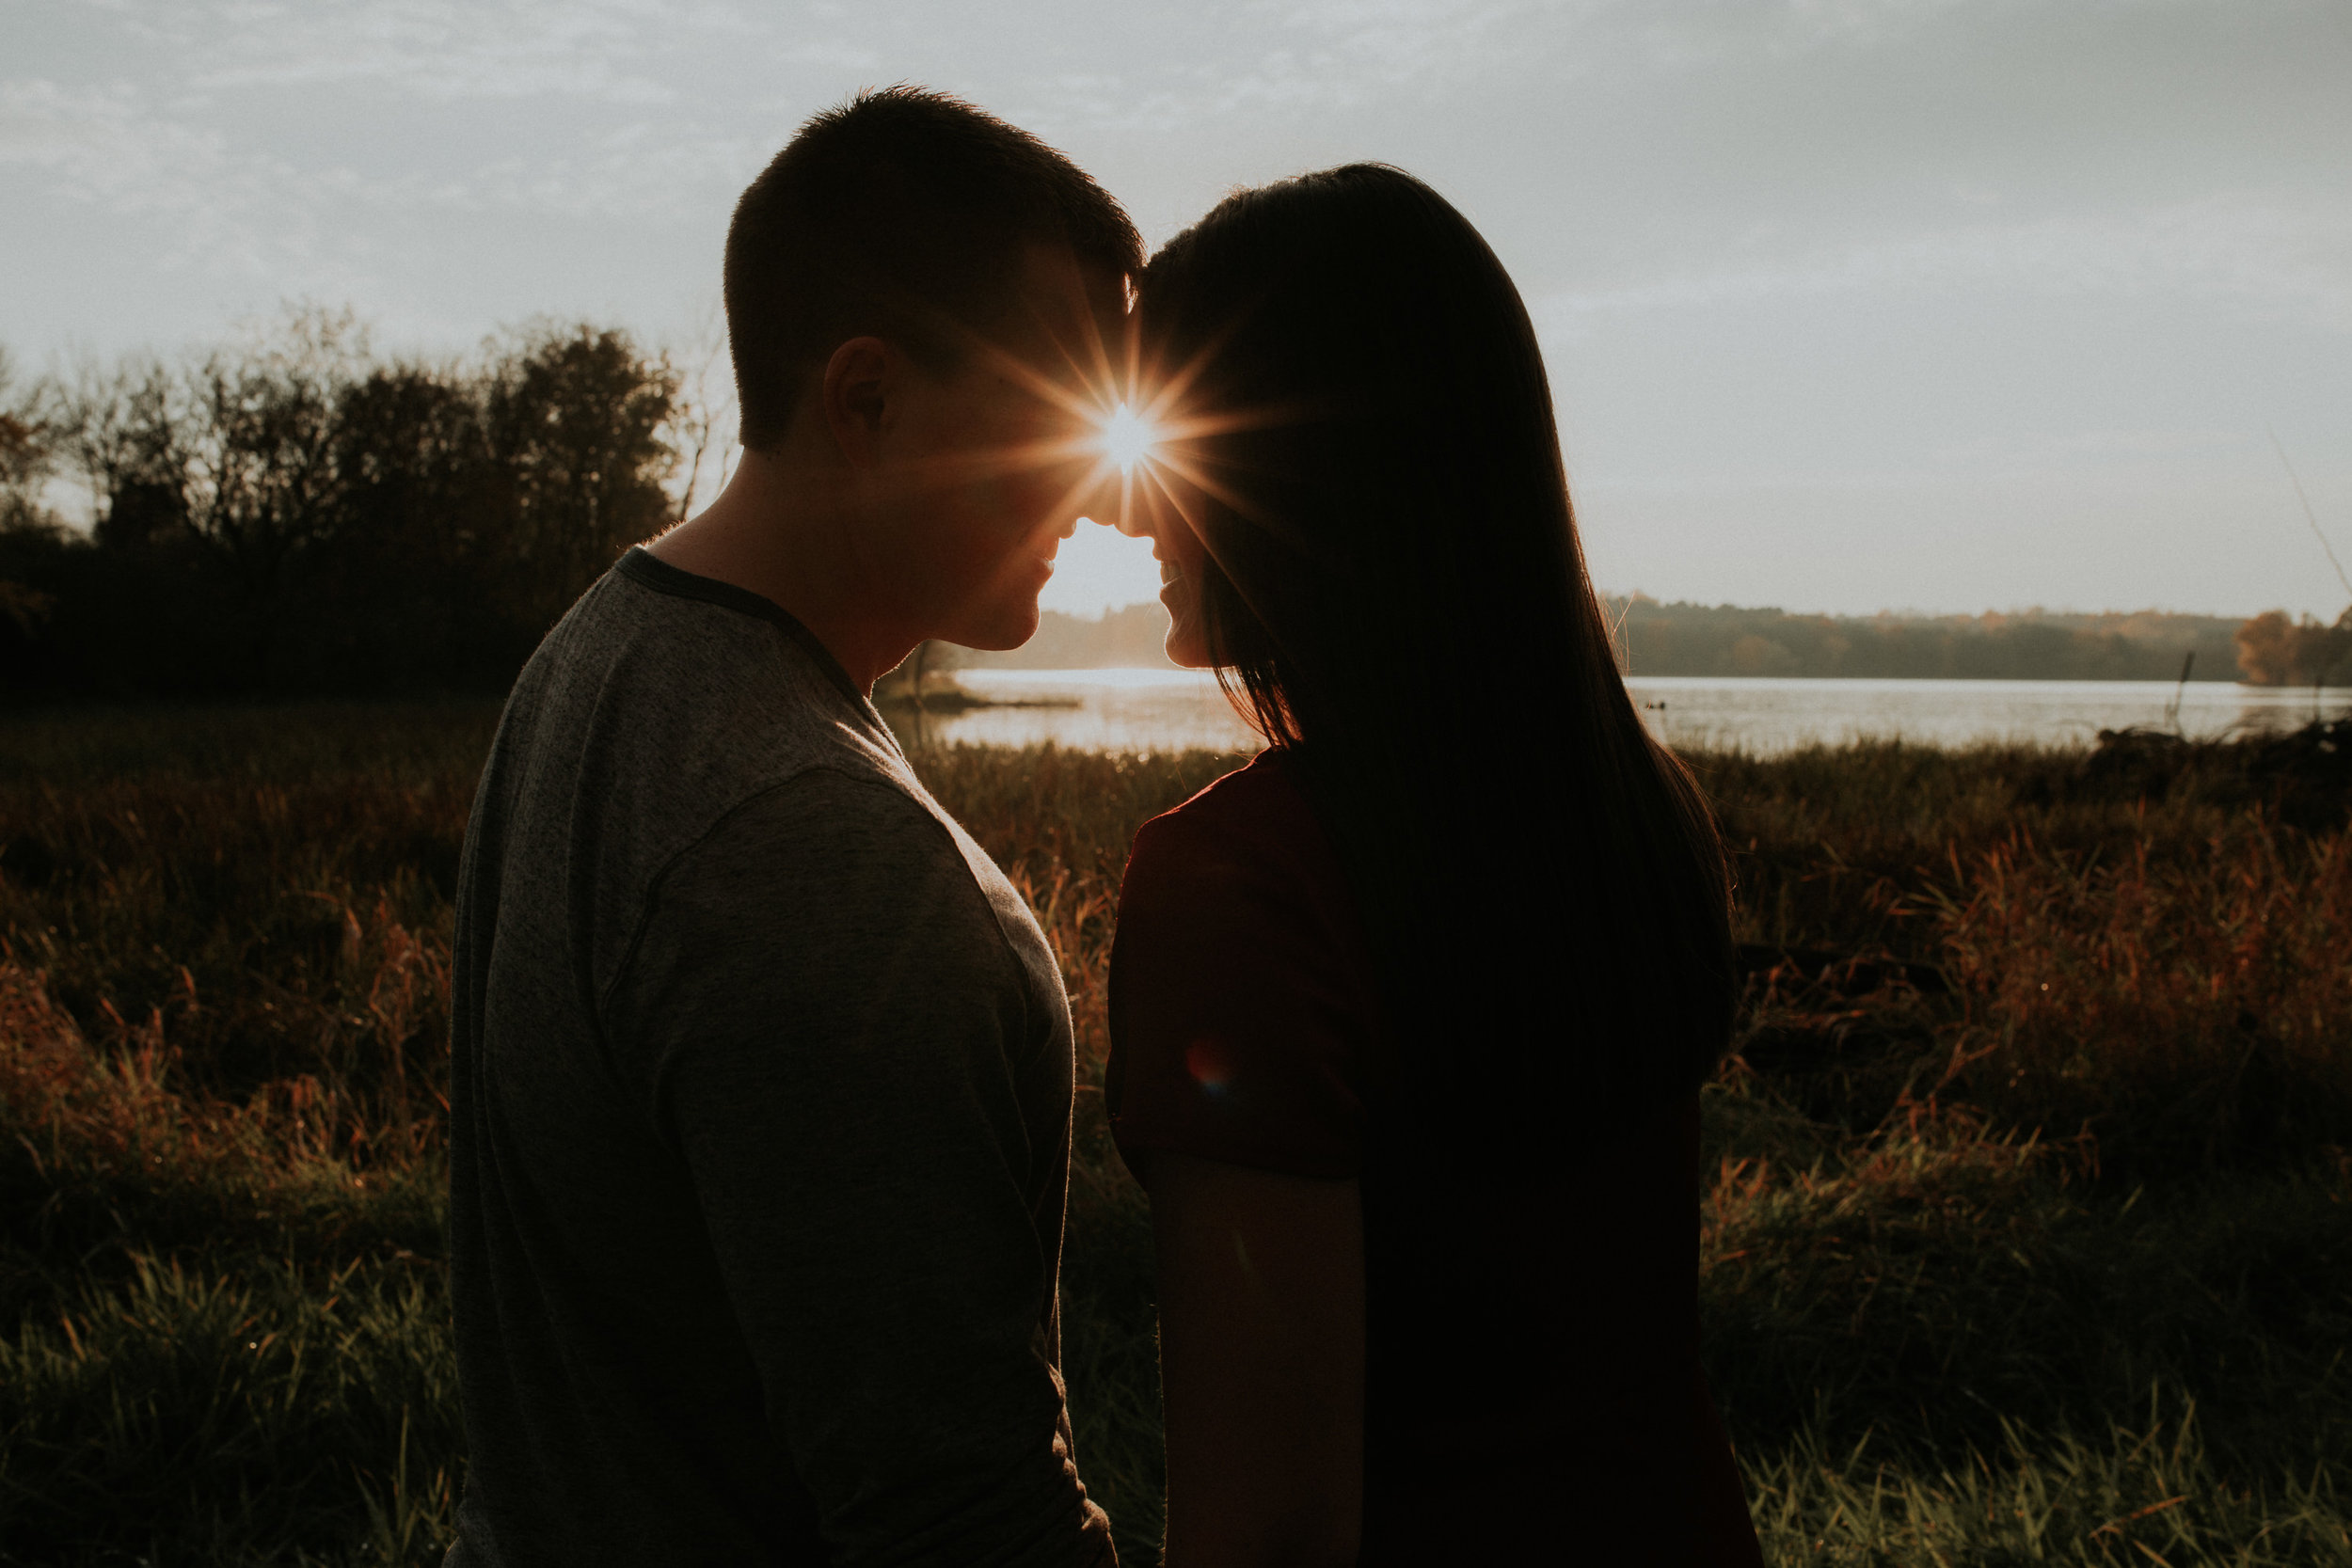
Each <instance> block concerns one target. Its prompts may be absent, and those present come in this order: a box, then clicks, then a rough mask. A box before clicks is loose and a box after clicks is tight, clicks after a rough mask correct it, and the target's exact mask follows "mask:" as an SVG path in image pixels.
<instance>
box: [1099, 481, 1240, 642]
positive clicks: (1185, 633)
mask: <svg viewBox="0 0 2352 1568" xmlns="http://www.w3.org/2000/svg"><path fill="white" fill-rule="evenodd" d="M1127 484H1129V491H1127V503H1124V508H1122V515H1124V519H1122V524H1120V531H1122V533H1136V536H1141V538H1151V541H1152V560H1155V562H1160V602H1162V604H1167V611H1169V637H1167V656H1169V660H1171V663H1179V665H1184V668H1185V670H1207V668H1212V665H1214V663H1216V660H1214V658H1212V656H1209V635H1207V630H1202V623H1200V571H1202V566H1204V564H1207V560H1209V550H1207V547H1204V546H1202V543H1200V519H1202V500H1204V496H1202V494H1200V486H1195V484H1190V482H1188V480H1185V477H1184V475H1179V472H1176V470H1174V467H1171V466H1169V463H1151V461H1146V463H1136V470H1134V477H1132V480H1129V482H1127Z"/></svg>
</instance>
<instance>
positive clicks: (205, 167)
mask: <svg viewBox="0 0 2352 1568" xmlns="http://www.w3.org/2000/svg"><path fill="white" fill-rule="evenodd" d="M0 165H17V166H30V167H33V168H37V169H40V170H42V171H44V172H45V173H47V174H48V175H49V176H50V177H51V182H52V183H53V184H54V185H55V186H56V189H58V190H59V191H60V192H62V193H64V194H66V195H68V196H70V197H72V198H74V199H77V200H82V201H88V202H94V203H97V204H99V205H101V206H103V207H105V208H106V209H108V210H109V211H112V212H116V213H121V214H128V215H133V216H139V217H147V218H153V219H161V220H165V221H164V222H163V223H162V224H161V225H160V227H161V229H162V231H163V232H164V233H165V234H166V235H167V240H166V242H165V248H164V252H163V254H162V256H161V257H160V258H159V259H160V260H162V261H164V262H165V263H166V264H167V265H174V264H185V263H187V262H189V261H204V262H207V263H209V264H212V265H214V266H216V267H223V268H226V269H228V270H232V271H243V272H248V273H257V272H258V273H266V272H271V271H275V270H277V269H278V266H279V265H280V264H281V263H282V262H283V261H287V260H302V261H310V260H313V259H314V258H315V248H316V247H315V243H314V242H315V231H314V229H313V226H312V225H311V224H310V223H309V222H308V221H307V219H306V214H304V212H303V211H302V204H301V203H299V202H294V201H290V200H289V199H287V193H288V189H289V187H290V186H293V185H295V184H298V183H301V182H303V180H304V176H303V175H302V174H301V173H300V172H299V171H297V170H296V169H295V168H294V166H292V165H291V164H288V163H287V162H286V161H285V160H283V159H280V158H276V157H272V156H268V155H265V154H252V153H247V154H242V155H240V154H235V153H232V152H231V151H230V149H229V146H228V142H227V138H225V137H224V136H223V135H221V134H220V133H219V132H217V131H213V130H208V129H205V128H203V127H200V126H195V125H189V124H186V123H183V122H182V121H178V120H173V119H162V118H159V117H157V116H155V115H153V114H151V113H150V112H149V111H148V110H147V109H146V107H145V106H144V103H143V102H142V97H141V94H140V93H139V92H138V91H137V90H136V89H135V88H134V87H128V86H124V85H116V86H113V87H102V88H85V89H79V90H77V89H73V88H69V87H60V86H58V85H57V84H56V83H54V82H49V81H44V80H33V81H13V82H0Z"/></svg>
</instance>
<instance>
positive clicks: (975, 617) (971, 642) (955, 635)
mask: <svg viewBox="0 0 2352 1568" xmlns="http://www.w3.org/2000/svg"><path fill="white" fill-rule="evenodd" d="M1037 624H1038V608H1037V601H1036V600H1035V599H1031V600H1029V601H1028V602H1027V603H1026V604H1012V605H1002V606H997V607H993V608H992V609H990V610H987V611H984V612H979V613H974V614H970V615H967V616H965V617H963V618H962V619H961V620H960V621H959V623H958V625H957V626H956V628H955V629H954V630H953V631H950V632H946V633H944V634H943V640H944V641H949V642H954V643H956V644H958V645H960V646H961V647H966V648H973V649H977V651H979V652H981V653H987V654H1001V653H1009V652H1010V651H1011V650H1013V649H1015V648H1018V647H1019V646H1021V645H1022V644H1023V643H1024V642H1026V641H1028V640H1029V639H1030V638H1032V637H1035V636H1036V635H1037Z"/></svg>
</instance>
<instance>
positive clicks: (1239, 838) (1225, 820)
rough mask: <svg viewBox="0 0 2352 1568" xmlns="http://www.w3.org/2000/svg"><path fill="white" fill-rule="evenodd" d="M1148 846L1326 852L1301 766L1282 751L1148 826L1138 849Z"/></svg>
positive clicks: (1272, 751) (1270, 751)
mask: <svg viewBox="0 0 2352 1568" xmlns="http://www.w3.org/2000/svg"><path fill="white" fill-rule="evenodd" d="M1147 841H1148V842H1150V843H1151V844H1152V846H1153V847H1167V848H1169V849H1176V848H1178V847H1186V846H1189V847H1209V846H1212V845H1216V844H1225V845H1231V846H1235V847H1239V846H1251V847H1258V848H1260V849H1263V850H1271V851H1290V852H1299V851H1306V852H1310V853H1311V852H1312V851H1315V850H1319V849H1322V848H1324V847H1325V845H1324V837H1323V828H1322V824H1321V823H1320V822H1318V821H1317V820H1316V817H1315V813H1314V807H1313V806H1312V804H1311V803H1310V802H1309V800H1308V799H1307V791H1306V787H1305V784H1304V782H1303V780H1302V779H1301V778H1300V776H1299V764H1298V761H1297V759H1296V758H1295V757H1294V756H1292V755H1291V754H1290V752H1289V751H1288V749H1287V748H1283V747H1268V748H1267V749H1266V750H1265V751H1263V752H1259V753H1258V755H1257V756H1256V757H1255V758H1254V759H1252V760H1251V761H1250V762H1249V763H1248V765H1247V766H1245V767H1241V768H1235V769H1233V771H1232V772H1231V773H1228V774H1225V775H1224V776H1223V777H1222V778H1219V779H1217V780H1216V781H1215V782H1213V783H1211V784H1209V785H1208V786H1207V787H1206V788H1204V789H1202V790H1201V791H1200V793H1199V794H1197V795H1194V796H1193V797H1192V798H1191V799H1190V800H1185V801H1184V802H1183V803H1182V804H1181V805H1177V806H1173V807H1170V808H1169V809H1168V810H1167V811H1164V812H1162V813H1161V814H1160V815H1159V816H1155V817H1152V819H1151V820H1150V821H1148V822H1146V823H1144V825H1143V827H1142V829H1141V830H1140V831H1139V832H1137V833H1136V848H1137V849H1138V850H1140V849H1143V848H1144V847H1145V846H1146V844H1147ZM1283 858H1288V856H1287V855H1285V856H1284V857H1283Z"/></svg>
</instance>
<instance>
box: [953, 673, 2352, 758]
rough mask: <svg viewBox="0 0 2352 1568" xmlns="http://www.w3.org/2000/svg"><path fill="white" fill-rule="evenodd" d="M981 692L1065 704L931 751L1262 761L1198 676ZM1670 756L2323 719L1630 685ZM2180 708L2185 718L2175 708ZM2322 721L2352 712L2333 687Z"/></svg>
mask: <svg viewBox="0 0 2352 1568" xmlns="http://www.w3.org/2000/svg"><path fill="white" fill-rule="evenodd" d="M956 679H957V680H958V681H960V682H961V683H962V684H963V686H964V687H965V688H966V689H969V690H971V691H973V692H974V693H976V694H977V695H980V696H984V697H990V698H993V699H996V700H997V701H1000V702H1007V703H1023V704H1040V705H1036V706H1017V707H1014V706H1008V707H985V708H974V709H972V710H970V711H969V712H966V713H962V714H956V715H943V714H934V715H931V716H930V717H929V718H927V719H926V721H925V731H926V738H928V739H929V740H930V741H931V742H933V743H946V744H953V743H956V742H959V741H962V742H969V743H975V744H982V745H995V746H1025V745H1030V744H1033V743H1036V742H1039V741H1046V740H1050V741H1053V742H1055V743H1057V744H1058V745H1062V746H1073V747H1080V748H1085V749H1088V750H1094V751H1131V752H1145V751H1177V750H1183V749H1184V748H1187V747H1196V746H1197V747H1205V748H1208V749H1210V750H1215V751H1233V752H1248V751H1254V750H1256V749H1257V745H1258V741H1257V737H1256V736H1254V735H1252V734H1251V733H1250V731H1249V728H1248V726H1247V725H1246V724H1244V723H1243V722H1242V721H1241V720H1240V719H1239V718H1237V717H1236V716H1235V715H1234V713H1233V711H1232V708H1231V707H1230V706H1229V705H1227V704H1226V701H1225V698H1224V695H1223V694H1222V693H1221V692H1219V691H1218V689H1217V687H1216V678H1215V677H1214V676H1213V675H1211V674H1209V673H1207V672H1205V671H1199V670H960V671H958V672H956ZM1626 685H1627V687H1628V689H1630V691H1631V692H1632V694H1633V700H1634V702H1635V704H1636V705H1639V706H1640V707H1641V709H1642V716H1643V718H1644V719H1645V720H1647V721H1648V722H1649V724H1650V727H1651V729H1652V730H1653V731H1654V732H1655V733H1656V734H1658V735H1659V736H1661V737H1662V738H1663V739H1664V740H1666V741H1667V742H1668V743H1669V744H1670V745H1675V746H1690V747H1707V748H1715V749H1723V748H1730V747H1740V748H1744V749H1745V750H1747V751H1750V752H1758V753H1771V752H1786V751H1789V750H1791V749H1793V748H1795V747H1799V746H1804V745H1808V744H1812V743H1816V742H1820V743H1826V744H1832V745H1835V744H1838V743H1840V742H1844V741H1849V740H1853V739H1858V738H1861V737H1865V736H1877V737H1885V736H1900V737H1902V738H1903V739H1905V740H1908V741H1915V742H1917V743H1919V744H1922V745H1933V746H1963V745H1967V744H1969V743H1971V742H1974V741H1981V740H2018V741H2028V742H2037V743H2040V744H2042V745H2088V744H2090V742H2091V741H2092V740H2093V739H2094V738H2096V736H2097V735H2098V732H2099V731H2101V730H2103V729H2123V728H2126V727H2129V726H2131V725H2135V724H2141V725H2151V726H2156V727H2162V728H2172V727H2175V726H2177V727H2178V728H2179V729H2180V730H2181V732H2182V733H2183V734H2185V735H2189V736H2221V735H2231V734H2240V733H2248V732H2265V731H2279V730H2287V729H2292V728H2294V727H2295V726H2296V725H2298V724H2301V723H2303V722H2305V721H2308V720H2309V719H2311V717H2312V714H2313V711H2314V704H2313V700H2312V692H2311V690H2310V689H2309V688H2298V689H2288V690H2280V689H2277V688H2268V687H2246V686H2236V685H2232V684H2227V683H2224V682H2220V681H2204V682H2197V681H2192V682H2190V683H2189V684H2188V685H2187V686H2186V687H2185V688H2181V687H2176V686H2175V685H2173V683H2171V682H2169V681H1916V680H1812V679H1797V678H1793V677H1791V678H1783V677H1775V676H1747V677H1741V676H1708V675H1636V676H1634V677H1633V678H1632V679H1630V680H1629V681H1628V682H1627V683H1626ZM2176 702H2177V704H2178V706H2177V709H2176V707H2175V703H2176ZM2318 710H2319V711H2323V712H2325V713H2326V714H2327V715H2328V716H2329V717H2331V718H2332V717H2336V716H2338V715H2341V714H2344V713H2346V712H2352V691H2344V690H2337V689H2330V690H2329V691H2328V692H2327V693H2325V695H2324V698H2323V700H2322V701H2321V702H2320V704H2319V705H2318Z"/></svg>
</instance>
